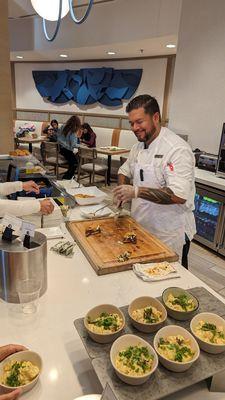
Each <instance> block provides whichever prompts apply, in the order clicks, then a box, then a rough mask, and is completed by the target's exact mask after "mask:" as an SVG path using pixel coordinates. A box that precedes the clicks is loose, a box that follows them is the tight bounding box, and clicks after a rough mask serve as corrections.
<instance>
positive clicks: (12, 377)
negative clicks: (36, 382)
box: [0, 360, 40, 388]
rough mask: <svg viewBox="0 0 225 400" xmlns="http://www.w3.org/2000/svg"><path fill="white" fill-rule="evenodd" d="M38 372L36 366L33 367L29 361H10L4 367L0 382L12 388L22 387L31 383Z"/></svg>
mask: <svg viewBox="0 0 225 400" xmlns="http://www.w3.org/2000/svg"><path fill="white" fill-rule="evenodd" d="M39 372H40V370H39V368H38V367H37V365H34V364H33V363H32V362H31V361H16V360H12V361H10V362H8V363H6V364H5V365H4V367H3V375H2V376H1V377H0V382H1V383H2V384H3V385H5V386H9V387H13V388H14V387H18V386H24V385H27V384H28V383H30V382H32V381H33V379H34V378H36V377H37V376H38V374H39Z"/></svg>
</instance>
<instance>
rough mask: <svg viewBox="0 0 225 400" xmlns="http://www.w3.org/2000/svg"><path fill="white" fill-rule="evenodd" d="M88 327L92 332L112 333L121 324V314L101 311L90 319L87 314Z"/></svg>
mask: <svg viewBox="0 0 225 400" xmlns="http://www.w3.org/2000/svg"><path fill="white" fill-rule="evenodd" d="M87 323H88V327H89V329H90V331H92V332H94V333H102V334H104V333H106V332H107V333H114V332H117V331H118V330H119V329H120V328H121V327H122V325H123V320H122V318H121V316H120V315H119V314H117V313H108V312H102V313H101V314H100V315H99V317H97V318H94V319H92V318H91V317H90V316H88V319H87Z"/></svg>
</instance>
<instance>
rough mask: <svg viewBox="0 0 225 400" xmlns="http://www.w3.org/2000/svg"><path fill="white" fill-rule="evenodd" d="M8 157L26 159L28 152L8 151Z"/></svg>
mask: <svg viewBox="0 0 225 400" xmlns="http://www.w3.org/2000/svg"><path fill="white" fill-rule="evenodd" d="M9 155H10V156H13V157H26V156H29V155H30V152H29V151H28V150H26V149H24V150H21V149H16V150H13V151H10V152H9Z"/></svg>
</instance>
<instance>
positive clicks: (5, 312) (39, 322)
mask: <svg viewBox="0 0 225 400" xmlns="http://www.w3.org/2000/svg"><path fill="white" fill-rule="evenodd" d="M72 219H80V213H79V207H76V208H75V209H74V210H73V212H72ZM63 229H64V230H65V232H66V228H65V226H64V227H63ZM66 237H67V238H71V237H70V235H69V233H68V232H66ZM55 243H57V240H50V241H48V290H47V292H46V293H45V294H44V296H42V297H41V299H40V305H39V311H38V312H37V314H34V315H23V314H22V313H21V312H20V310H19V306H18V305H10V304H7V303H5V302H3V301H0V324H1V325H0V326H1V335H0V338H1V339H0V344H1V345H4V344H7V343H21V344H23V345H25V346H27V347H28V348H30V349H32V350H34V351H37V352H38V353H39V354H40V355H41V357H42V359H43V372H42V375H41V379H40V381H39V383H38V384H37V385H36V386H35V388H34V389H33V390H32V391H31V392H28V393H26V394H24V395H23V397H22V398H23V400H73V399H75V398H76V397H78V396H81V395H82V394H88V393H100V392H101V385H100V383H99V382H98V379H97V377H96V375H95V372H94V370H93V368H92V366H91V363H90V360H89V358H88V355H87V353H86V351H85V349H84V347H83V344H82V342H81V340H80V337H79V336H78V333H77V332H76V330H75V329H74V325H73V321H74V320H75V319H77V318H80V317H82V316H83V315H84V314H86V312H87V311H88V310H89V309H90V308H92V307H93V306H94V305H97V304H99V303H113V304H115V305H117V306H123V305H125V304H129V303H130V302H131V301H132V300H133V299H134V298H135V297H138V296H140V295H142V296H144V295H150V296H160V295H161V293H162V291H163V290H164V289H165V288H167V287H169V286H171V285H173V286H181V287H183V288H192V287H195V286H203V287H206V288H207V289H208V290H209V291H210V292H211V293H213V294H214V295H216V296H217V297H218V298H219V299H221V300H222V301H223V302H224V303H225V299H224V298H222V297H220V296H219V295H217V294H216V293H215V292H214V291H213V290H212V289H210V288H209V287H208V286H207V285H206V284H204V283H203V282H202V281H200V280H199V279H198V278H197V277H195V276H194V275H192V274H191V273H190V272H188V271H186V270H185V269H184V268H183V267H182V266H179V272H180V275H181V277H180V278H175V279H173V280H172V281H171V280H167V281H162V282H154V283H147V282H143V281H142V280H140V279H139V278H137V277H136V276H135V275H134V273H133V272H132V271H126V272H120V273H115V274H110V275H104V276H97V275H96V273H95V272H94V270H93V269H92V267H91V266H90V264H89V262H88V260H87V259H86V258H85V256H84V255H83V253H82V252H81V250H80V249H79V247H78V246H76V247H75V253H74V256H73V258H68V259H67V258H65V257H63V256H59V255H57V254H56V253H53V252H52V251H50V247H51V246H52V245H53V244H55ZM172 399H173V400H178V399H179V400H181V399H182V400H194V399H198V400H203V399H204V400H225V394H221V393H209V392H208V389H207V387H206V383H205V382H201V383H200V384H196V385H195V386H193V387H191V388H189V389H186V390H185V391H181V392H179V393H178V394H177V395H173V396H171V397H167V398H166V400H172Z"/></svg>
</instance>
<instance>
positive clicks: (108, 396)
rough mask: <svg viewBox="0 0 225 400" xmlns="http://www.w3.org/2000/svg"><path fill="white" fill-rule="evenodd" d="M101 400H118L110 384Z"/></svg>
mask: <svg viewBox="0 0 225 400" xmlns="http://www.w3.org/2000/svg"><path fill="white" fill-rule="evenodd" d="M100 400H117V397H116V396H115V394H114V393H113V391H112V389H111V387H110V385H109V384H108V383H107V384H106V387H105V389H104V392H103V393H102V397H101V399H100Z"/></svg>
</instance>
